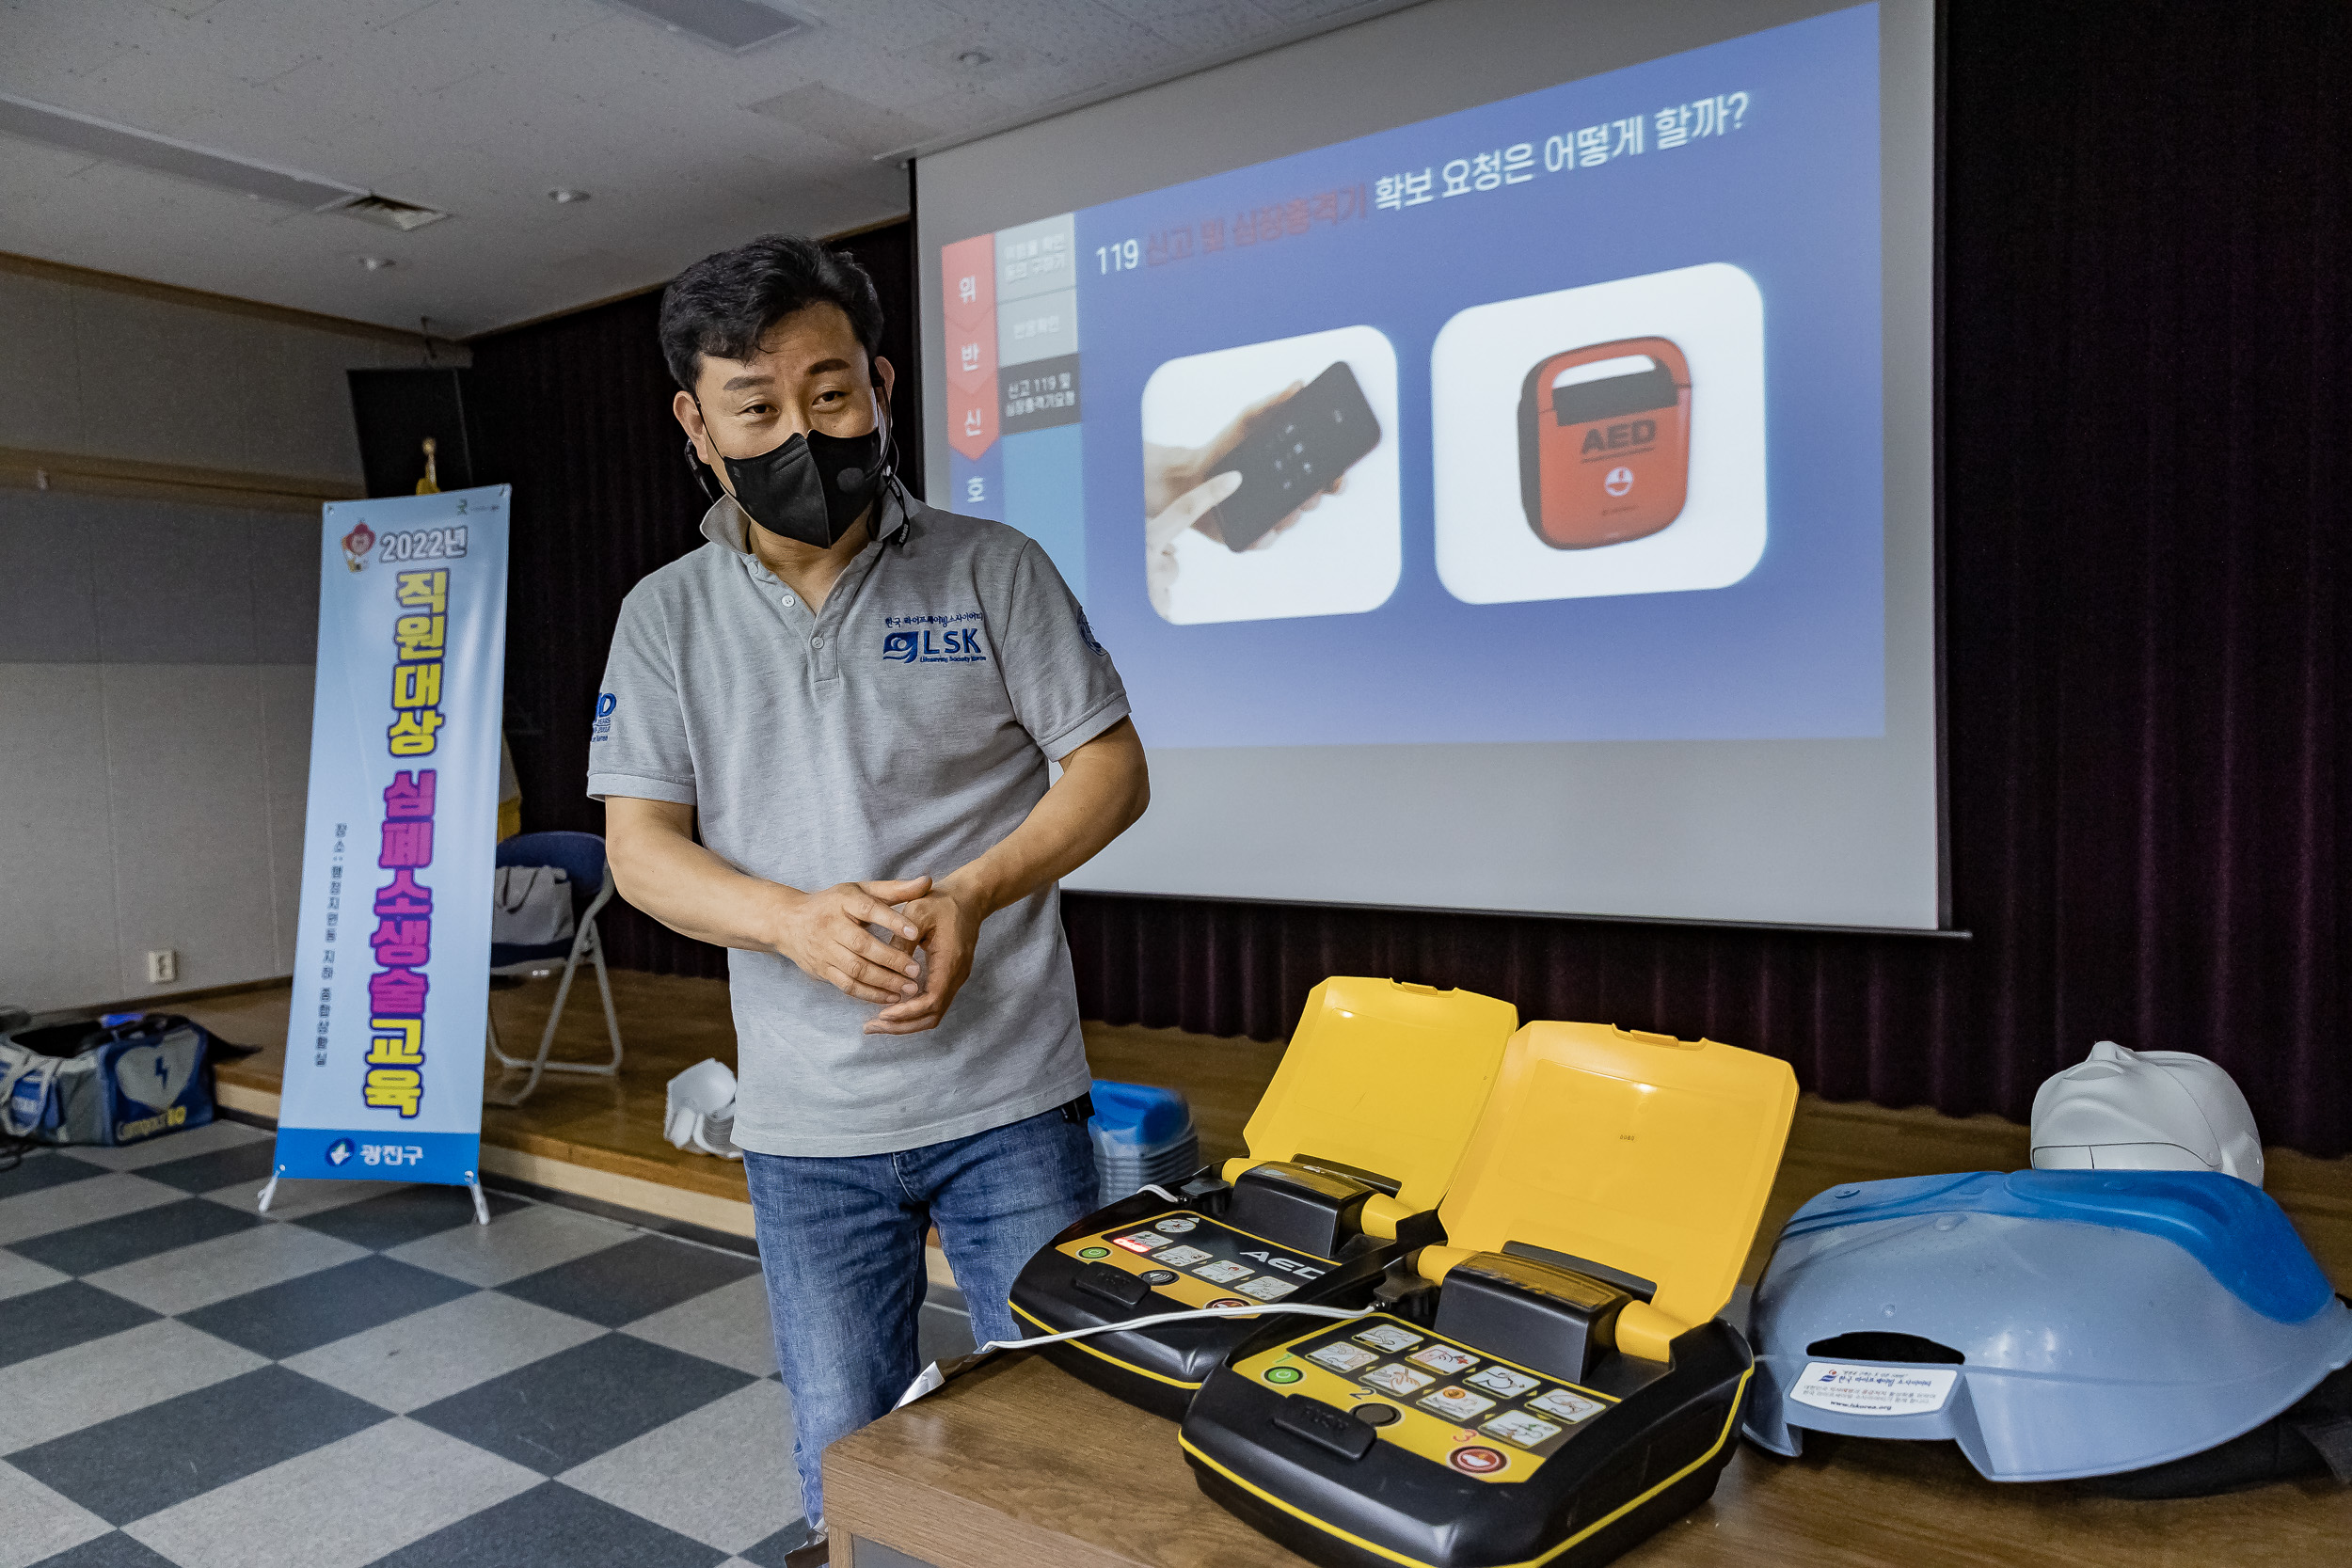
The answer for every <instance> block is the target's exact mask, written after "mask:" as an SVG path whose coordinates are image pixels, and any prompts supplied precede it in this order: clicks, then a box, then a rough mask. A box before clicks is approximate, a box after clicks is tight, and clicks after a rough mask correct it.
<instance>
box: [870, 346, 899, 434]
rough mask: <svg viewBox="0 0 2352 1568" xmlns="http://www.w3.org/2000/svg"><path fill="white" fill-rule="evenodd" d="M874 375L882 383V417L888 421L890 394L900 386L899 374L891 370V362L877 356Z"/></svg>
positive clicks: (875, 357)
mask: <svg viewBox="0 0 2352 1568" xmlns="http://www.w3.org/2000/svg"><path fill="white" fill-rule="evenodd" d="M874 375H875V377H876V379H878V380H879V381H880V382H881V383H882V417H883V418H884V419H888V418H889V417H890V393H891V389H892V388H895V387H897V386H898V372H897V371H895V370H893V369H891V366H890V361H889V360H887V359H885V358H883V357H882V356H881V355H879V354H877V355H876V356H874Z"/></svg>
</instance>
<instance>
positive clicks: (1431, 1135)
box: [1011, 976, 1518, 1419]
mask: <svg viewBox="0 0 2352 1568" xmlns="http://www.w3.org/2000/svg"><path fill="white" fill-rule="evenodd" d="M1517 1026H1518V1013H1517V1011H1516V1010H1515V1009H1514V1008H1513V1007H1512V1006H1511V1005H1510V1004H1509V1003H1507V1002H1498V1001H1496V1000H1495V999H1494V998H1492V997H1488V996H1480V995H1478V994H1477V993H1476V992H1473V991H1465V990H1436V989H1434V988H1432V987H1428V986H1416V985H1409V984H1405V983H1401V982H1398V981H1394V980H1386V979H1364V978H1356V977H1348V976H1335V977H1333V978H1331V979H1327V980H1326V981H1324V982H1323V983H1322V984H1321V985H1319V986H1317V987H1316V988H1315V989H1314V990H1313V991H1311V993H1310V994H1309V995H1308V998H1307V1006H1306V1011H1305V1013H1304V1014H1303V1015H1302V1016H1301V1018H1300V1020H1299V1024H1298V1028H1297V1030H1296V1032H1295V1034H1294V1035H1293V1036H1292V1037H1291V1044H1290V1048H1289V1049H1288V1050H1287V1051H1286V1052H1284V1053H1283V1056H1282V1063H1281V1066H1280V1068H1279V1069H1277V1071H1276V1072H1275V1075H1274V1082H1273V1083H1272V1084H1270V1085H1267V1087H1266V1091H1265V1094H1264V1095H1263V1098H1261V1100H1260V1101H1259V1102H1258V1106H1257V1109H1256V1110H1255V1111H1254V1112H1253V1113H1251V1115H1250V1118H1249V1123H1248V1127H1247V1128H1246V1129H1245V1130H1244V1132H1243V1139H1244V1142H1245V1143H1246V1144H1247V1145H1248V1148H1249V1151H1250V1152H1249V1153H1248V1155H1247V1156H1244V1157H1242V1158H1240V1159H1236V1160H1232V1161H1229V1162H1227V1164H1225V1166H1224V1167H1223V1168H1222V1170H1213V1169H1203V1170H1202V1171H1201V1172H1200V1174H1199V1175H1198V1176H1196V1177H1195V1178H1194V1179H1193V1180H1190V1181H1188V1182H1186V1183H1184V1185H1183V1186H1182V1187H1181V1188H1179V1189H1176V1190H1174V1191H1172V1192H1170V1191H1166V1190H1158V1189H1152V1188H1147V1189H1145V1190H1144V1191H1143V1192H1140V1193H1137V1194H1136V1195H1135V1196H1132V1197H1128V1198H1124V1199H1121V1200H1120V1201H1119V1202H1117V1203H1113V1204H1111V1205H1110V1206H1109V1207H1107V1208H1105V1209H1102V1210H1099V1211H1097V1212H1095V1213H1092V1214H1089V1215H1088V1216H1087V1217H1086V1218H1085V1219H1082V1220H1080V1221H1079V1222H1078V1223H1077V1224H1075V1225H1073V1226H1072V1227H1070V1228H1069V1229H1067V1230H1064V1231H1063V1232H1062V1233H1061V1234H1060V1235H1058V1236H1057V1237H1055V1238H1054V1240H1053V1241H1052V1242H1050V1243H1047V1244H1046V1246H1045V1247H1044V1248H1043V1249H1042V1250H1041V1251H1040V1252H1039V1253H1038V1254H1037V1256H1036V1257H1034V1258H1032V1259H1029V1261H1028V1262H1027V1263H1026V1264H1025V1265H1024V1266H1023V1268H1022V1270H1021V1274H1020V1276H1019V1277H1018V1278H1017V1279H1016V1280H1015V1281H1014V1282H1013V1287H1012V1292H1011V1306H1012V1311H1013V1315H1014V1317H1015V1318H1017V1319H1018V1320H1019V1321H1020V1322H1021V1323H1022V1325H1023V1326H1024V1327H1025V1328H1026V1329H1028V1330H1030V1331H1032V1332H1034V1333H1038V1334H1058V1333H1064V1332H1067V1331H1069V1330H1072V1329H1080V1328H1086V1329H1091V1328H1096V1327H1099V1326H1103V1325H1108V1324H1117V1323H1124V1322H1127V1321H1129V1320H1131V1319H1136V1318H1145V1317H1151V1316H1154V1315H1156V1314H1159V1313H1164V1312H1175V1311H1181V1310H1184V1308H1186V1307H1227V1308H1239V1307H1248V1306H1253V1305H1264V1306H1274V1305H1288V1306H1342V1307H1356V1306H1361V1305H1363V1304H1364V1303H1365V1302H1367V1301H1368V1300H1369V1299H1370V1298H1371V1295H1372V1292H1373V1291H1374V1289H1375V1287H1376V1286H1377V1285H1378V1284H1379V1282H1380V1280H1381V1278H1382V1276H1383V1272H1384V1271H1385V1270H1386V1269H1387V1268H1388V1267H1389V1265H1390V1264H1391V1263H1393V1262H1394V1261H1396V1260H1397V1259H1400V1258H1402V1257H1403V1256H1405V1255H1406V1253H1408V1252H1411V1251H1414V1250H1416V1249H1418V1248H1422V1247H1425V1246H1427V1245H1429V1244H1431V1243H1436V1242H1439V1241H1442V1240H1443V1239H1444V1232H1443V1230H1442V1229H1441V1228H1440V1227H1439V1226H1438V1217H1437V1214H1436V1212H1435V1211H1436V1210H1437V1207H1438V1201H1439V1200H1440V1199H1441V1198H1442V1197H1443V1196H1445V1193H1446V1189H1447V1186H1448V1184H1449V1183H1450V1182H1451V1181H1452V1180H1453V1179H1454V1166H1455V1164H1457V1163H1458V1162H1459V1160H1460V1159H1461V1157H1462V1152H1463V1149H1464V1148H1465V1146H1466V1145H1467V1144H1468V1142H1469V1140H1470V1132H1471V1130H1472V1128H1474V1127H1475V1126H1476V1125H1477V1123H1478V1120H1479V1117H1480V1115H1481V1113H1482V1111H1483V1109H1484V1108H1485V1106H1486V1102H1487V1099H1488V1094H1489V1091H1490V1090H1491V1089H1492V1088H1493V1086H1494V1083H1495V1074H1496V1071H1497V1069H1498V1068H1499V1067H1500V1065H1501V1063H1502V1053H1503V1048H1504V1047H1505V1045H1506V1044H1508V1042H1509V1041H1510V1039H1511V1037H1512V1031H1513V1030H1514V1029H1515V1028H1516V1027H1517ZM1277 1321H1287V1322H1290V1323H1298V1322H1300V1321H1302V1320H1300V1319H1297V1318H1290V1319H1287V1320H1281V1319H1276V1318H1260V1317H1257V1316H1255V1315H1254V1314H1253V1315H1248V1316H1242V1315H1236V1316H1234V1317H1230V1318H1196V1319H1191V1320H1187V1321H1184V1322H1181V1323H1157V1324H1152V1325H1149V1326H1145V1327H1139V1328H1135V1329H1125V1330H1122V1329H1117V1328H1113V1329H1111V1330H1110V1331H1109V1332H1107V1333H1099V1334H1093V1335H1089V1337H1088V1338H1083V1339H1074V1340H1065V1341H1063V1342H1061V1343H1059V1344H1054V1345H1049V1346H1047V1347H1045V1350H1044V1354H1046V1355H1047V1356H1048V1357H1050V1358H1051V1359H1052V1360H1054V1361H1055V1362H1056V1363H1057V1365H1059V1366H1061V1367H1064V1368H1066V1369H1067V1370H1070V1371H1072V1372H1074V1373H1076V1374H1077V1375H1078V1376H1080V1377H1082V1378H1084V1379H1086V1380H1087V1381H1088V1382H1089V1383H1092V1384H1094V1385H1096V1386H1099V1387H1102V1388H1104V1389H1106V1390H1108V1391H1109V1392H1111V1393H1113V1394H1116V1395H1118V1396H1119V1397H1120V1398H1121V1399H1124V1400H1126V1401H1128V1402H1131V1403H1135V1404H1138V1405H1141V1406H1142V1407H1144V1408H1145V1409H1147V1410H1152V1411H1156V1412H1157V1413H1159V1414H1161V1415H1164V1416H1167V1417H1168V1418H1171V1419H1173V1418H1177V1417H1180V1416H1182V1415H1183V1414H1184V1406H1185V1404H1186V1403H1187V1402H1190V1400H1191V1399H1192V1396H1193V1393H1194V1391H1195V1390H1197V1389H1198V1388H1199V1387H1200V1384H1201V1381H1202V1379H1204V1378H1205V1377H1207V1376H1208V1373H1209V1370H1210V1369H1212V1368H1214V1367H1215V1366H1216V1365H1217V1364H1218V1363H1219V1362H1220V1361H1222V1360H1224V1359H1225V1357H1226V1355H1227V1354H1228V1353H1230V1352H1231V1351H1232V1348H1233V1346H1235V1345H1236V1344H1238V1343H1240V1342H1241V1341H1242V1340H1243V1339H1245V1338H1248V1337H1249V1336H1250V1335H1251V1334H1252V1333H1253V1332H1255V1331H1256V1330H1258V1329H1259V1328H1260V1327H1262V1326H1263V1325H1264V1324H1265V1323H1269V1322H1277Z"/></svg>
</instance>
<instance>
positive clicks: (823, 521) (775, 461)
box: [686, 420, 888, 550]
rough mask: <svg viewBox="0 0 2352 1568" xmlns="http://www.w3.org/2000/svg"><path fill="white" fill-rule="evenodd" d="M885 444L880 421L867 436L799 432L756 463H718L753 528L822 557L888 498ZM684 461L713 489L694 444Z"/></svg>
mask: <svg viewBox="0 0 2352 1568" xmlns="http://www.w3.org/2000/svg"><path fill="white" fill-rule="evenodd" d="M887 445H888V435H887V433H886V432H885V431H884V429H883V427H882V421H880V420H876V421H875V424H874V428H873V429H872V430H870V431H868V432H867V433H866V434H865V435H863V436H828V435H826V434H825V433H824V432H823V431H820V430H813V431H810V432H809V433H808V434H807V435H805V436H803V435H801V434H800V433H799V432H797V431H796V432H794V433H793V434H792V435H790V436H787V437H785V440H784V444H783V445H781V446H779V447H776V448H775V449H773V450H772V451H764V452H762V453H760V454H759V455H758V456H757V457H725V456H722V457H721V459H720V461H722V462H723V463H724V464H726V466H727V480H728V482H729V483H730V484H731V485H732V486H733V488H734V490H735V504H736V505H738V506H739V507H741V508H742V509H743V511H744V513H745V514H746V515H748V516H749V517H750V518H751V519H752V521H754V522H755V523H757V524H758V525H759V526H760V527H761V528H764V529H766V530H767V531H769V532H771V533H780V534H782V535H783V536H784V537H785V538H787V539H797V540H799V541H800V542H801V543H802V544H803V545H814V546H816V547H817V548H818V549H820V550H822V549H830V548H832V547H833V546H834V545H835V544H836V543H838V542H839V541H840V538H841V536H842V535H843V534H845V533H847V532H849V531H850V525H851V524H853V523H855V522H856V521H857V520H858V518H859V517H861V516H863V515H865V513H866V508H867V507H868V506H871V505H872V504H873V503H874V498H875V497H876V496H878V495H880V494H881V493H882V474H883V467H882V458H883V455H884V452H885V451H886V450H887ZM686 459H687V461H688V462H689V463H690V464H692V465H693V467H694V475H695V478H696V479H697V480H703V481H704V483H703V488H704V490H705V491H706V492H707V491H708V490H710V489H711V488H712V486H711V485H710V484H709V483H708V482H707V479H705V476H704V470H703V467H702V463H701V460H700V459H699V458H697V457H696V456H695V455H694V445H693V443H692V442H691V441H690V442H688V443H687V445H686ZM711 499H714V500H716V499H718V498H717V497H716V496H713V497H712V498H711Z"/></svg>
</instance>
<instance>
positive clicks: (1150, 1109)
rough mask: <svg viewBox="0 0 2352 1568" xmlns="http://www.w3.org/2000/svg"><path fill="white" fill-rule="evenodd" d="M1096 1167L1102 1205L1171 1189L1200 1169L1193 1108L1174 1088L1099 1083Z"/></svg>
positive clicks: (1091, 1129) (1092, 1128)
mask: <svg viewBox="0 0 2352 1568" xmlns="http://www.w3.org/2000/svg"><path fill="white" fill-rule="evenodd" d="M1087 1132H1088V1135H1089V1136H1090V1137H1091V1138H1092V1139H1093V1140H1094V1167H1095V1170H1096V1172H1097V1174H1098V1175H1100V1177H1101V1178H1102V1182H1103V1190H1102V1196H1100V1197H1099V1198H1098V1199H1097V1200H1096V1201H1097V1202H1098V1203H1104V1204H1108V1203H1116V1202H1118V1201H1119V1200H1120V1198H1122V1197H1126V1196H1130V1195H1132V1194H1135V1193H1137V1192H1140V1191H1142V1190H1143V1189H1144V1188H1145V1187H1149V1186H1153V1185H1158V1186H1163V1187H1165V1186H1171V1185H1172V1184H1173V1183H1175V1182H1178V1181H1182V1180H1184V1179H1185V1178H1186V1177H1188V1176H1190V1175H1192V1173H1193V1172H1195V1171H1197V1170H1199V1169H1200V1132H1198V1131H1196V1130H1195V1129H1194V1127H1193V1125H1192V1107H1191V1106H1190V1105H1189V1104H1187V1103H1186V1102H1185V1101H1184V1096H1183V1095H1182V1094H1180V1093H1178V1092H1177V1091H1176V1090H1174V1089H1163V1088H1156V1087H1154V1086H1153V1085H1150V1084H1119V1083H1114V1082H1112V1081H1111V1080H1109V1079H1107V1078H1097V1079H1096V1080H1095V1081H1094V1118H1093V1119H1092V1120H1091V1121H1089V1122H1088V1123H1087Z"/></svg>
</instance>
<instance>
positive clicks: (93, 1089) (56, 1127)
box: [0, 1013, 214, 1146]
mask: <svg viewBox="0 0 2352 1568" xmlns="http://www.w3.org/2000/svg"><path fill="white" fill-rule="evenodd" d="M212 1049H213V1037H212V1034H211V1033H210V1031H208V1030H206V1029H205V1028H204V1026H203V1025H202V1024H200V1023H198V1022H194V1021H193V1020H190V1019H186V1018H183V1017H181V1016H180V1015H179V1014H177V1013H108V1014H106V1015H105V1016H104V1017H103V1018H100V1019H98V1020H96V1021H95V1022H89V1021H85V1022H79V1023H52V1024H46V1025H43V1026H41V1027H40V1028H23V1029H16V1030H13V1031H10V1032H8V1033H5V1034H0V1129H5V1130H6V1131H7V1132H8V1133H9V1134H10V1135H12V1136H14V1137H18V1138H30V1139H33V1140H35V1141H37V1142H40V1143H47V1144H102V1145H110V1146H111V1145H119V1144H135V1143H142V1142H144V1141H146V1140H147V1139H149V1138H153V1137H159V1136H161V1135H162V1134H164V1133H166V1132H179V1131H181V1130H182V1129H183V1128H189V1127H201V1126H203V1125H204V1124H205V1123H206V1122H208V1121H211V1120H212V1119H213V1109H214V1105H213V1075H212V1070H211V1068H212Z"/></svg>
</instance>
